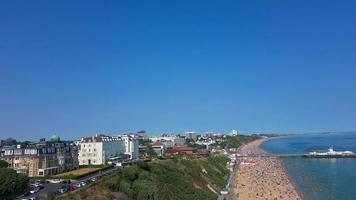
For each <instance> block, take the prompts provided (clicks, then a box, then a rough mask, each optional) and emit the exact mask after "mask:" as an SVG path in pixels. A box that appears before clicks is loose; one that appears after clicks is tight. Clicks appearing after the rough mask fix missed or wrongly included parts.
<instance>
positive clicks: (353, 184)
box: [261, 132, 356, 200]
mask: <svg viewBox="0 0 356 200" xmlns="http://www.w3.org/2000/svg"><path fill="white" fill-rule="evenodd" d="M261 147H262V148H263V149H265V150H267V151H269V152H271V153H275V154H291V153H308V152H310V151H327V149H328V148H329V147H333V148H334V150H335V151H345V150H350V151H355V152H356V132H349V133H323V134H303V135H296V136H289V137H284V138H276V139H272V140H269V141H267V142H265V143H263V144H262V146H261ZM283 161H284V165H285V167H286V169H287V172H288V174H289V176H290V177H291V179H292V181H293V182H294V184H295V186H296V187H297V189H298V191H299V192H300V193H301V194H303V195H304V197H305V199H307V200H309V199H313V200H328V199H333V200H334V199H340V200H356V158H333V159H327V158H320V159H308V158H303V157H294V158H283Z"/></svg>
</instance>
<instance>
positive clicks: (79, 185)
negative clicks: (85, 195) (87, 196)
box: [74, 183, 82, 188]
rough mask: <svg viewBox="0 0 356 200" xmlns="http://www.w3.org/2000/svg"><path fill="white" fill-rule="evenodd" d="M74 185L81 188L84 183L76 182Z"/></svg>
mask: <svg viewBox="0 0 356 200" xmlns="http://www.w3.org/2000/svg"><path fill="white" fill-rule="evenodd" d="M74 186H75V187H76V188H80V187H82V184H80V183H75V184H74Z"/></svg>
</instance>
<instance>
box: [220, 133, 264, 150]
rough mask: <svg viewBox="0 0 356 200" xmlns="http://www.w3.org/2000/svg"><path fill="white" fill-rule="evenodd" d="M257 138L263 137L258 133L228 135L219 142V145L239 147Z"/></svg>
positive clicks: (222, 146)
mask: <svg viewBox="0 0 356 200" xmlns="http://www.w3.org/2000/svg"><path fill="white" fill-rule="evenodd" d="M257 139H261V137H260V136H258V135H252V136H251V135H237V136H226V140H224V141H222V142H220V143H218V145H219V146H220V147H221V148H239V147H240V146H242V145H243V144H247V143H249V142H252V141H254V140H257Z"/></svg>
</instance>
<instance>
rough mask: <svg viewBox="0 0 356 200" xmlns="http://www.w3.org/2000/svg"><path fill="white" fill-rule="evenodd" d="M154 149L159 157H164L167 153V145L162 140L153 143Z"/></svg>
mask: <svg viewBox="0 0 356 200" xmlns="http://www.w3.org/2000/svg"><path fill="white" fill-rule="evenodd" d="M152 149H153V151H154V152H155V153H156V155H157V156H158V157H163V156H164V154H165V146H164V144H163V143H161V142H155V143H154V144H153V145H152Z"/></svg>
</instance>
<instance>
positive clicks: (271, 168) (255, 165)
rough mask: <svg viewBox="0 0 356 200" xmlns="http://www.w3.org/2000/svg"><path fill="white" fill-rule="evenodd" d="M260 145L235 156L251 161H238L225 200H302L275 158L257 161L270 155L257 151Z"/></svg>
mask: <svg viewBox="0 0 356 200" xmlns="http://www.w3.org/2000/svg"><path fill="white" fill-rule="evenodd" d="M264 141H265V140H257V141H254V142H251V143H249V144H247V145H245V146H243V147H241V149H240V152H239V153H240V154H241V155H250V156H251V157H244V158H239V159H238V164H236V166H235V169H234V171H233V173H234V176H233V179H232V181H231V186H232V191H230V192H231V193H230V195H229V198H228V199H231V200H233V199H243V200H250V199H251V200H252V199H263V200H278V199H302V198H301V196H300V195H299V194H298V193H297V191H296V189H295V187H294V186H293V184H292V182H291V181H290V178H289V176H288V175H287V173H286V171H285V168H284V166H283V162H282V161H281V160H280V159H279V158H277V157H258V156H259V155H270V154H269V153H268V152H266V151H264V150H262V149H261V148H259V145H260V144H261V143H262V142H264ZM254 156H257V157H254Z"/></svg>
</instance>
